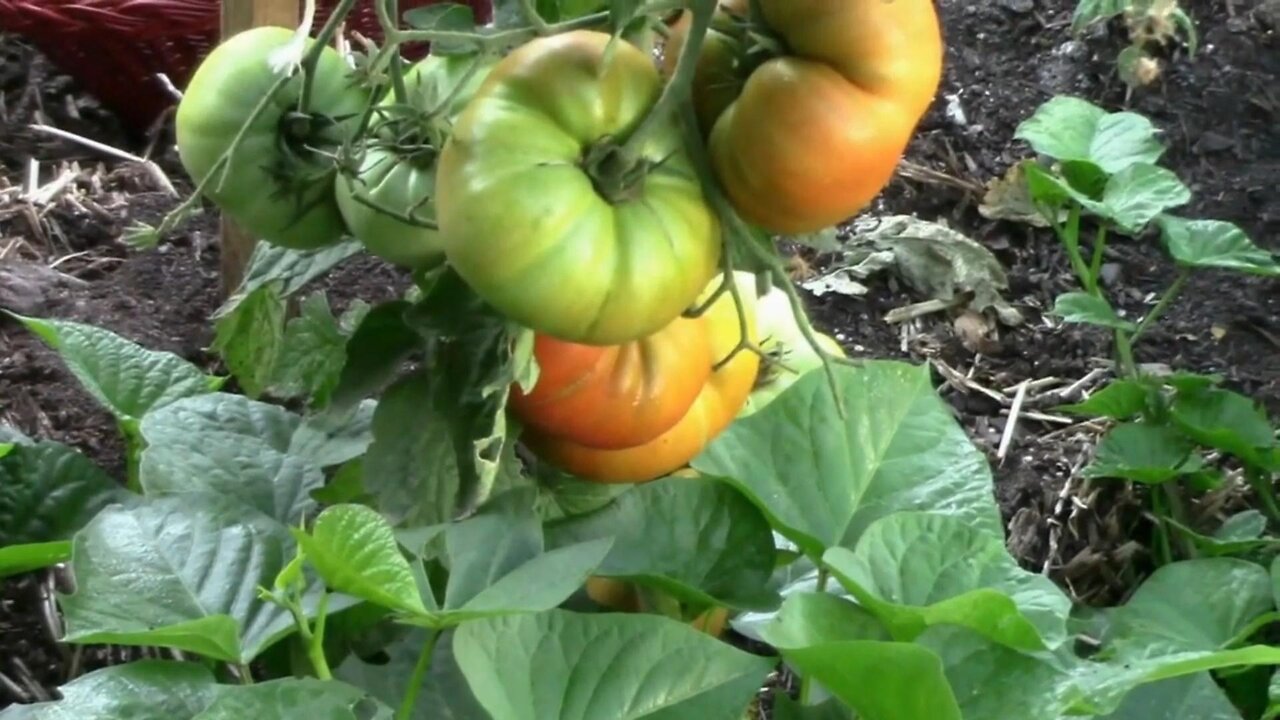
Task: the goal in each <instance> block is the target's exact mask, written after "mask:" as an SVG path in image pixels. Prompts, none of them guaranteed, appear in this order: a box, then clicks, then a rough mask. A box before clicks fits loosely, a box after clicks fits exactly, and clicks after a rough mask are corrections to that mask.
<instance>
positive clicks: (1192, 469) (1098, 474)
mask: <svg viewBox="0 0 1280 720" xmlns="http://www.w3.org/2000/svg"><path fill="white" fill-rule="evenodd" d="M1204 467H1205V462H1204V458H1202V457H1201V456H1200V455H1199V454H1197V453H1196V451H1195V447H1194V445H1192V443H1191V441H1190V440H1188V439H1187V437H1186V436H1185V435H1183V434H1182V433H1180V432H1178V431H1177V430H1176V429H1174V428H1172V427H1169V426H1167V425H1151V424H1147V423H1121V424H1119V425H1115V426H1114V427H1112V428H1111V429H1110V430H1108V431H1107V434H1106V435H1105V436H1103V438H1102V441H1101V442H1099V443H1098V447H1097V449H1096V450H1095V453H1094V459H1093V462H1091V463H1089V465H1088V466H1087V467H1086V468H1085V469H1084V476H1085V477H1089V478H1118V479H1123V480H1132V481H1133V482H1139V483H1145V484H1148V485H1157V484H1159V483H1163V482H1168V481H1170V480H1172V479H1174V478H1177V477H1181V476H1183V475H1191V474H1194V473H1196V472H1199V471H1200V470H1202V469H1204Z"/></svg>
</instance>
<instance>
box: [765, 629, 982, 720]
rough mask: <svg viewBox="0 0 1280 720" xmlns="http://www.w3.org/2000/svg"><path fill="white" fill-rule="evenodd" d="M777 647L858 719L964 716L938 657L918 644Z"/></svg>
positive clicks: (871, 642) (954, 719)
mask: <svg viewBox="0 0 1280 720" xmlns="http://www.w3.org/2000/svg"><path fill="white" fill-rule="evenodd" d="M781 650H782V655H783V657H784V658H786V660H787V662H788V663H789V664H791V665H792V666H793V667H795V668H796V669H797V670H799V671H800V672H801V673H804V674H805V675H808V676H809V677H811V678H813V679H814V680H816V681H818V682H820V683H822V686H823V687H824V688H825V689H826V690H827V691H829V692H830V693H831V694H832V695H834V696H835V697H838V698H840V700H842V701H843V702H844V703H846V704H847V705H849V706H850V707H852V708H853V709H854V710H855V711H857V713H858V717H859V718H860V719H861V720H961V719H962V718H963V716H962V715H961V714H960V707H959V705H958V704H957V702H956V697H955V695H954V694H953V693H952V691H951V688H950V687H949V686H948V685H947V678H946V675H945V674H944V673H943V666H942V659H941V658H939V657H938V656H937V655H936V654H934V653H933V652H931V651H930V650H928V649H926V648H924V647H921V646H920V645H916V644H912V643H897V642H877V641H874V640H846V641H832V642H826V643H822V644H819V645H807V646H804V647H796V648H781ZM870 688H874V690H873V691H871V690H869V689H870ZM984 720H985V718H984Z"/></svg>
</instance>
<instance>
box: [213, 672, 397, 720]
mask: <svg viewBox="0 0 1280 720" xmlns="http://www.w3.org/2000/svg"><path fill="white" fill-rule="evenodd" d="M303 717H305V718H311V720H391V718H392V711H391V708H389V707H387V706H386V705H384V704H382V703H381V702H379V701H378V700H377V699H375V698H373V697H372V696H370V695H369V694H368V693H367V692H366V691H364V690H361V689H360V688H357V687H354V686H352V685H348V684H346V683H344V682H341V681H336V680H319V679H316V678H281V679H278V680H270V681H268V682H262V683H256V684H253V685H224V686H222V687H221V688H220V689H219V692H218V694H217V695H216V696H215V698H214V700H213V702H212V703H210V704H209V706H208V707H207V708H205V709H204V710H203V711H202V712H200V713H198V714H197V715H196V716H195V717H194V718H192V720H244V719H245V718H253V719H254V720H294V719H295V718H303Z"/></svg>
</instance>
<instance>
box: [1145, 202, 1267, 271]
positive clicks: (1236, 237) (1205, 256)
mask: <svg viewBox="0 0 1280 720" xmlns="http://www.w3.org/2000/svg"><path fill="white" fill-rule="evenodd" d="M1157 223H1158V224H1159V226H1160V234H1161V237H1162V238H1163V239H1164V244H1165V247H1166V248H1168V250H1169V254H1170V255H1172V256H1173V259H1174V260H1177V261H1178V262H1179V263H1181V264H1183V265H1187V266H1189V267H1195V268H1218V269H1222V270H1234V271H1236V272H1245V273H1252V274H1255V275H1267V276H1275V275H1280V263H1277V262H1276V257H1275V256H1274V255H1272V254H1271V253H1270V252H1267V251H1266V250H1263V249H1262V248H1260V247H1258V246H1257V245H1254V244H1253V241H1252V240H1250V239H1249V236H1248V235H1246V234H1245V232H1244V230H1241V229H1240V227H1239V226H1238V225H1236V224H1234V223H1230V222H1226V221H1223V220H1189V219H1187V218H1181V217H1177V216H1174V215H1161V216H1160V217H1159V218H1158V220H1157Z"/></svg>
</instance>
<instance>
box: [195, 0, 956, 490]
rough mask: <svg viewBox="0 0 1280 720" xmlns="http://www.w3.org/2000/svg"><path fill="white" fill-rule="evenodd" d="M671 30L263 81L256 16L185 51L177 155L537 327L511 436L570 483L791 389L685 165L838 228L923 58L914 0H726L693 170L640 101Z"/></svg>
mask: <svg viewBox="0 0 1280 720" xmlns="http://www.w3.org/2000/svg"><path fill="white" fill-rule="evenodd" d="M753 13H758V15H755V14H753ZM689 27H690V17H689V15H688V12H687V11H685V13H684V14H682V15H681V16H679V17H678V18H676V19H674V23H673V25H672V27H671V28H670V30H671V33H670V38H669V39H668V41H667V43H666V51H665V52H664V54H663V59H662V62H661V63H660V64H659V63H655V62H654V59H653V56H652V55H651V53H649V52H647V51H646V50H644V49H642V48H641V47H639V46H637V45H635V44H632V43H629V42H626V41H618V40H616V38H615V37H614V36H613V35H612V34H611V33H609V32H606V31H602V30H600V29H574V30H567V31H563V32H555V33H551V34H547V35H543V36H539V37H536V38H534V39H532V40H529V41H528V42H525V43H523V44H520V45H519V46H517V47H515V48H514V49H512V50H510V51H509V52H507V53H506V54H505V55H504V56H502V57H493V58H490V57H487V56H477V55H445V54H441V55H429V56H428V57H427V58H425V59H424V60H422V61H420V62H418V63H417V64H415V65H413V66H412V67H410V68H408V70H407V71H406V72H405V73H403V75H402V82H400V83H386V82H381V83H371V82H368V80H369V78H368V77H361V76H360V74H359V73H353V72H351V68H350V66H349V65H348V64H347V62H346V60H345V59H344V58H342V57H341V56H339V54H338V53H337V52H336V51H335V50H333V49H332V48H327V47H326V48H325V49H324V50H323V51H322V52H321V53H320V56H319V63H318V64H317V65H316V66H315V67H314V69H313V71H312V72H310V73H309V74H304V73H293V74H289V73H282V72H280V70H279V67H280V66H281V65H282V62H281V58H284V59H285V60H286V61H287V60H288V57H287V53H284V52H283V51H284V50H287V49H288V48H289V47H290V43H291V42H292V39H293V36H292V33H290V31H288V30H284V29H280V28H258V29H255V30H251V31H248V32H244V33H241V34H239V35H236V36H234V37H232V38H230V39H229V40H228V41H226V42H225V43H223V44H222V45H220V46H219V47H218V48H216V49H215V50H214V51H213V52H212V53H211V54H210V55H209V56H208V57H207V58H206V60H205V61H204V62H203V63H202V65H201V67H200V68H198V69H197V71H196V73H195V75H194V77H193V79H192V80H191V82H190V85H189V87H188V88H187V92H186V95H185V97H184V99H183V101H182V103H181V105H180V106H179V109H178V114H177V140H178V147H179V150H180V156H181V159H182V162H183V163H184V165H185V167H186V169H187V170H188V172H189V173H190V174H191V175H192V177H193V178H195V179H196V180H197V181H201V182H202V183H203V185H202V190H203V192H204V193H205V195H206V196H208V197H209V198H211V199H212V200H213V201H214V202H215V203H217V204H218V205H219V206H220V207H221V208H222V210H223V211H224V212H225V213H227V214H228V215H229V216H230V217H232V218H234V219H235V220H237V221H238V222H239V223H240V224H241V225H242V226H243V227H244V228H245V229H246V230H248V231H249V232H251V233H252V234H254V235H256V236H257V237H259V238H261V239H263V240H265V241H267V242H270V243H273V244H276V245H281V246H284V247H289V248H295V249H312V248H318V247H322V246H325V245H328V244H332V243H335V242H337V241H338V240H340V239H341V238H343V237H344V236H353V237H355V238H357V239H358V240H360V241H361V242H362V243H363V245H364V246H365V247H366V248H367V249H368V250H369V251H370V252H371V253H373V254H375V255H377V256H379V257H382V258H384V259H386V260H388V261H390V262H392V263H396V264H398V265H402V266H404V267H407V268H411V269H415V270H417V269H426V268H430V267H433V266H437V265H439V264H441V263H447V264H448V266H449V267H450V268H451V269H452V270H453V271H454V272H456V274H457V276H458V277H460V278H462V280H464V281H465V282H466V283H467V285H468V286H469V287H470V288H471V290H472V291H474V293H475V295H476V296H478V297H479V298H480V299H481V300H483V301H484V303H486V304H487V305H488V306H489V307H491V308H492V309H493V310H496V311H497V312H499V313H501V314H502V315H504V316H506V317H507V318H508V319H510V320H511V321H512V322H513V323H516V324H519V325H522V326H524V327H526V328H528V329H530V330H532V331H533V332H534V334H535V342H534V358H535V359H536V361H537V365H538V369H539V375H538V380H537V382H536V384H535V385H534V386H533V387H532V388H529V389H527V390H526V389H522V388H521V387H519V386H518V385H513V387H512V390H511V395H510V403H509V407H510V410H511V412H512V414H513V415H514V416H515V417H516V418H518V419H519V420H520V421H521V424H522V426H523V428H524V429H523V433H522V440H523V442H524V443H525V444H526V445H527V446H528V447H529V448H530V449H532V450H533V451H534V452H536V453H537V454H538V455H539V456H541V457H542V458H543V459H545V460H546V461H548V462H549V463H551V464H554V465H556V466H559V467H560V468H562V469H564V470H566V471H568V472H570V473H573V474H576V475H578V476H580V477H583V478H586V479H590V480H595V481H600V482H643V481H646V480H651V479H654V478H657V477H662V476H664V475H668V474H671V473H673V472H676V471H678V470H679V469H680V468H682V467H684V466H685V465H686V464H687V463H688V462H689V460H690V459H692V458H693V457H694V456H695V455H696V454H698V453H699V452H700V451H701V450H702V448H703V447H705V445H706V444H707V443H708V442H709V441H710V440H711V439H712V438H714V437H715V436H716V435H717V434H719V433H720V432H722V431H723V430H724V429H725V428H726V427H727V426H728V425H729V424H730V423H731V422H732V421H733V420H734V419H735V418H736V417H739V416H740V415H742V414H744V413H749V412H752V411H753V410H754V409H755V408H756V407H758V406H759V405H760V404H761V403H762V402H767V400H768V399H769V397H771V396H772V394H776V392H778V388H779V387H780V386H781V385H785V383H786V382H788V380H787V378H785V377H783V378H781V380H780V379H779V378H780V376H779V375H778V373H777V372H776V371H774V370H773V369H772V368H771V366H770V365H769V364H767V363H764V364H762V359H761V354H760V353H759V352H758V350H759V345H760V343H761V342H762V341H765V340H769V338H770V336H773V335H781V336H786V338H787V339H786V344H787V345H788V347H790V348H793V349H796V348H799V347H800V345H801V344H802V343H800V342H798V341H799V340H802V338H801V337H800V335H799V332H798V330H797V326H795V324H794V322H792V324H791V325H790V326H787V325H786V324H785V323H783V324H781V325H780V324H779V322H778V320H777V318H778V317H780V315H779V314H780V313H781V312H783V309H782V308H781V307H780V306H779V305H778V302H779V301H778V296H777V295H776V294H775V295H772V296H766V297H765V298H757V296H756V293H755V284H754V282H753V276H751V275H747V274H737V275H735V276H734V277H732V283H733V285H734V287H735V288H736V289H735V290H734V291H733V292H726V287H725V283H726V282H728V281H729V278H727V277H726V273H725V272H724V266H725V265H726V263H725V262H724V261H725V259H726V256H725V253H726V252H727V250H726V244H725V240H724V233H723V228H722V226H721V220H722V218H721V216H720V214H719V213H718V212H717V210H716V209H715V207H714V206H713V204H712V202H711V201H710V199H709V198H708V197H706V196H705V195H704V186H705V183H706V182H708V181H709V180H708V178H711V179H713V180H717V181H718V183H719V184H720V186H721V187H722V189H723V193H724V195H725V197H726V198H727V199H728V201H729V203H730V205H732V207H733V209H734V210H736V211H737V213H738V214H739V215H741V216H742V217H743V218H744V219H746V220H747V221H749V222H751V223H753V224H755V225H757V226H758V227H760V228H762V229H765V230H768V231H772V232H775V233H806V232H811V231H816V230H820V229H822V228H825V227H828V226H830V225H833V224H835V223H837V222H840V221H842V220H844V219H846V218H847V217H849V216H851V215H853V214H854V213H856V212H857V211H859V210H860V209H861V208H862V207H863V206H865V205H866V204H867V202H869V200H870V199H871V198H872V197H873V196H874V195H875V194H877V193H878V192H879V191H880V190H881V189H882V188H883V186H884V185H885V184H886V183H887V182H888V180H889V177H890V175H891V174H892V172H893V170H894V167H895V166H896V164H897V162H898V161H899V159H900V157H901V155H902V153H903V151H904V149H905V146H906V143H907V141H908V139H909V138H910V136H911V134H912V133H913V131H914V129H915V126H916V124H917V123H918V121H919V119H920V117H921V116H922V114H923V113H924V111H925V109H926V108H927V106H928V105H929V103H930V101H931V100H932V97H933V94H934V92H935V91H936V87H937V84H938V80H939V75H940V72H941V38H940V35H939V30H938V23H937V19H936V16H935V11H934V8H933V2H932V0H892V1H886V0H846V1H844V2H831V1H830V0H759V2H751V1H749V0H723V1H722V2H721V3H720V5H719V7H718V10H717V12H716V15H715V18H714V20H713V23H712V29H711V31H710V33H709V34H708V35H707V37H706V38H705V41H704V44H703V45H702V51H701V53H700V55H699V56H698V57H697V58H696V59H695V61H694V62H695V65H694V68H693V69H694V71H695V72H694V77H693V82H692V87H693V89H692V101H693V104H694V110H695V114H696V116H697V118H698V122H699V124H700V126H701V128H700V129H701V131H702V133H703V135H704V139H705V141H706V146H707V149H708V151H709V157H710V167H709V168H705V169H704V170H703V172H701V173H700V172H699V169H698V167H697V165H696V164H695V161H694V157H693V156H692V155H691V154H690V148H689V147H687V141H686V137H685V135H684V133H683V132H682V129H681V127H680V125H679V123H680V115H679V114H678V113H675V112H668V113H665V114H656V113H653V112H652V111H653V109H654V108H655V106H657V105H658V104H659V98H660V97H661V96H662V95H663V92H664V90H665V89H666V88H667V87H668V86H669V80H670V78H671V74H672V73H673V72H674V71H675V69H676V67H677V66H678V64H679V61H680V57H679V56H680V50H681V47H682V42H683V38H684V37H685V35H686V34H687V33H688V31H689ZM295 50H296V49H295ZM296 57H297V55H296V53H295V56H294V59H295V60H296ZM286 64H287V63H286ZM387 85H391V86H392V87H387ZM371 87H376V88H378V89H377V93H381V95H374V94H371V93H374V91H373V90H370V88H371ZM250 117H252V118H253V120H252V122H248V123H246V122H245V121H246V119H248V118H250ZM233 147H234V148H235V152H234V153H232V154H230V155H228V154H227V153H228V151H229V150H230V149H231V148H233ZM335 158H336V159H337V161H335ZM783 299H784V300H785V297H784V298H783ZM757 303H760V308H762V309H764V308H768V309H767V311H766V312H764V314H763V316H762V317H757ZM695 307H696V308H699V310H700V311H701V312H697V313H690V312H689V311H690V309H691V308H695ZM785 312H786V313H787V315H788V317H791V318H792V319H794V318H793V316H792V313H791V308H790V307H789V306H788V307H786V308H785ZM774 341H775V343H776V342H777V339H776V338H774ZM823 341H824V344H825V346H826V347H827V348H828V350H829V351H832V352H837V353H838V351H839V347H838V345H835V344H834V341H831V340H830V338H826V337H825V336H824V337H823ZM766 344H767V343H766ZM817 357H818V356H817V355H816V354H812V353H810V354H808V355H806V354H804V353H803V352H801V354H800V355H798V356H796V359H798V360H799V364H800V365H802V366H810V365H813V364H816V359H817ZM762 370H763V371H762Z"/></svg>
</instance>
